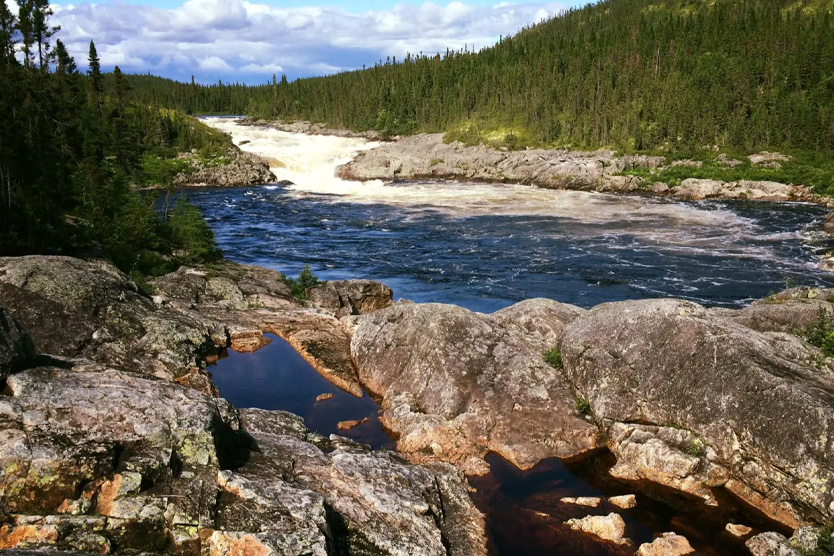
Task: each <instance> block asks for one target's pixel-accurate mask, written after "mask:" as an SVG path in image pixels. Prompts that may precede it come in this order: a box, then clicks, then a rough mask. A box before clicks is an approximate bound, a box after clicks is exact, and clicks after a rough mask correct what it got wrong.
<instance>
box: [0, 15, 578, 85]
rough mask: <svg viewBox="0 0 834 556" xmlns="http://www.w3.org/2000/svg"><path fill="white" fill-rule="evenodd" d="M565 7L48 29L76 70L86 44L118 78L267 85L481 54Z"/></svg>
mask: <svg viewBox="0 0 834 556" xmlns="http://www.w3.org/2000/svg"><path fill="white" fill-rule="evenodd" d="M6 1H7V2H8V0H6ZM571 3H572V2H569V1H556V2H532V3H522V4H515V3H509V2H502V3H499V4H496V5H493V6H489V7H477V6H473V5H471V4H467V3H466V2H465V1H454V2H451V3H450V4H449V5H447V6H440V5H437V4H435V3H432V2H426V3H424V4H422V5H419V6H415V5H411V4H398V5H396V6H394V7H392V8H391V9H390V10H377V11H369V12H364V13H351V12H349V11H347V10H345V9H342V8H333V7H323V6H322V7H314V6H300V7H293V8H277V7H272V6H269V5H266V4H262V3H257V1H244V0H187V1H186V2H185V3H184V4H182V5H181V6H180V7H178V8H175V9H172V10H162V9H158V8H153V7H150V6H142V5H135V4H126V3H122V2H114V3H103V4H86V3H85V4H76V5H71V6H70V5H65V6H61V7H58V6H56V9H55V16H54V18H53V24H59V25H61V26H62V30H61V32H60V35H59V36H60V38H61V39H62V40H63V41H64V42H65V43H67V47H68V48H69V49H70V52H71V53H72V54H73V55H75V56H76V58H77V59H78V61H79V65H82V66H83V65H84V61H86V58H87V47H88V45H89V41H90V40H91V39H92V40H94V41H95V42H96V46H97V47H98V50H99V53H100V55H101V57H102V63H103V64H104V65H105V66H112V65H116V64H118V65H120V66H121V67H122V69H123V70H124V71H132V72H146V71H151V72H154V73H158V74H162V75H166V76H170V77H174V78H177V79H182V80H188V79H190V76H191V75H192V74H195V73H196V74H197V75H198V77H199V78H200V79H201V80H203V81H211V82H213V81H215V80H217V79H218V78H222V79H223V80H238V79H239V80H242V81H247V80H249V81H255V82H265V81H267V80H268V79H271V77H272V74H273V73H279V74H280V73H283V72H286V73H288V74H289V75H290V77H294V76H304V75H317V74H323V73H332V72H334V71H341V70H348V69H355V68H358V67H362V65H363V64H367V65H372V64H374V63H375V62H376V61H378V60H384V59H385V58H386V57H388V56H396V57H397V58H398V59H401V58H403V57H404V56H405V55H406V53H408V52H410V53H412V54H416V53H419V52H423V53H424V54H427V55H433V54H434V53H436V52H445V50H446V49H447V48H451V49H453V50H457V49H461V48H463V47H464V46H467V47H468V48H469V49H472V48H476V49H480V48H483V47H485V46H488V45H490V44H492V43H494V42H495V41H496V40H497V39H498V37H499V36H501V35H504V36H506V35H508V34H511V33H515V32H516V31H518V30H519V29H520V28H522V27H524V26H527V25H529V24H531V23H534V22H536V21H539V20H540V19H542V18H543V17H549V16H551V15H553V14H556V13H558V12H559V11H561V10H563V9H565V8H566V7H567V6H568V5H570V4H571Z"/></svg>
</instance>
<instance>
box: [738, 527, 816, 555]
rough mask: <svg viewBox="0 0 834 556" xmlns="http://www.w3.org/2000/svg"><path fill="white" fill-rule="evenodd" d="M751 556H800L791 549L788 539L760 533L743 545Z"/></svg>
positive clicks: (798, 552) (777, 535)
mask: <svg viewBox="0 0 834 556" xmlns="http://www.w3.org/2000/svg"><path fill="white" fill-rule="evenodd" d="M745 545H746V546H747V549H748V550H749V551H750V554H752V555H753V556H802V553H801V552H800V551H799V550H797V549H795V548H793V547H792V546H791V545H790V543H789V542H788V539H786V538H785V537H784V536H783V535H780V534H779V533H772V532H771V533H762V534H761V535H756V536H755V537H753V538H752V539H750V540H749V541H747V542H746V543H745Z"/></svg>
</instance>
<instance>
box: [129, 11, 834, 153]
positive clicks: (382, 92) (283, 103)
mask: <svg viewBox="0 0 834 556" xmlns="http://www.w3.org/2000/svg"><path fill="white" fill-rule="evenodd" d="M832 11H834V1H832V0H799V1H797V0H694V1H681V0H608V1H605V2H600V3H597V4H593V5H590V6H587V7H585V8H582V9H575V10H572V11H569V12H567V13H565V14H563V15H561V16H559V17H556V18H553V19H551V20H549V21H547V22H543V23H541V24H539V25H535V26H532V27H530V28H528V29H525V30H523V31H521V32H520V33H519V34H518V35H516V36H514V37H511V38H506V39H503V40H501V41H500V43H499V44H497V45H496V46H494V47H492V48H488V49H485V50H483V51H481V52H478V53H468V52H448V53H447V54H446V55H445V56H444V57H426V56H422V55H420V54H416V55H410V56H408V57H406V58H405V59H404V60H390V61H386V62H383V63H380V64H377V65H376V66H374V67H371V68H368V69H366V70H362V71H354V72H347V73H341V74H337V75H333V76H328V77H321V78H310V79H302V80H298V81H295V82H292V83H286V82H279V81H278V80H276V81H275V83H274V85H267V86H261V87H253V88H247V87H244V86H240V85H238V86H213V87H205V86H192V85H187V84H179V85H176V86H173V87H172V86H166V87H161V86H159V85H160V84H156V85H155V86H153V87H152V86H151V84H147V85H146V88H147V90H151V89H152V88H156V89H157V95H158V97H159V98H162V97H163V96H166V95H167V97H168V98H166V99H165V102H166V103H169V104H171V103H173V104H174V105H175V106H176V107H178V108H181V109H184V110H187V111H190V112H212V113H216V112H234V113H239V112H246V113H249V114H251V115H255V116H260V117H277V118H284V119H307V120H314V121H319V122H324V123H327V124H329V125H331V126H337V127H347V128H352V129H357V130H367V129H376V130H379V131H382V132H387V133H392V134H402V133H406V134H407V133H414V132H420V131H443V132H449V133H450V136H451V137H452V138H455V139H461V140H464V141H465V142H470V143H471V142H478V141H485V142H488V143H492V144H505V145H506V146H509V147H518V146H526V145H553V146H555V145H559V146H562V145H571V146H573V147H599V146H612V147H615V148H619V149H623V150H653V149H658V148H662V147H667V148H669V149H672V150H675V149H678V150H680V149H687V148H689V149H691V148H693V147H703V146H713V145H717V146H719V147H730V146H731V147H736V148H740V149H746V150H754V149H760V148H777V149H780V148H781V149H807V150H820V149H823V150H829V149H831V146H832V145H834V39H832V37H834V16H832ZM143 94H144V93H143Z"/></svg>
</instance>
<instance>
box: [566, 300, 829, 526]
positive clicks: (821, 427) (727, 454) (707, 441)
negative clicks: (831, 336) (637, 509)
mask: <svg viewBox="0 0 834 556" xmlns="http://www.w3.org/2000/svg"><path fill="white" fill-rule="evenodd" d="M561 347H562V355H563V358H564V364H565V367H564V371H565V375H566V376H567V378H568V379H569V380H570V381H571V383H572V384H573V385H574V386H575V387H576V388H577V389H578V390H579V391H581V392H582V394H583V395H584V396H585V397H586V398H587V400H588V401H589V403H590V407H591V410H592V411H593V415H594V419H595V420H596V422H597V423H598V424H599V425H600V426H601V428H602V429H603V430H604V431H605V432H606V433H607V436H608V438H609V446H610V448H611V450H612V451H613V452H614V454H615V455H616V456H617V460H618V461H617V465H616V466H615V468H614V469H613V470H612V472H613V473H614V474H615V475H617V476H620V477H623V478H626V479H633V480H649V481H653V482H656V483H660V484H664V485H667V486H670V487H672V488H676V489H678V490H682V491H685V492H688V493H690V494H693V495H696V496H700V497H701V498H703V499H704V500H705V501H706V502H708V503H713V500H712V497H711V489H713V488H716V487H722V486H723V487H724V488H725V489H726V490H727V491H729V492H731V493H733V494H734V495H735V496H737V497H739V498H741V499H742V500H744V501H745V502H747V503H749V504H750V505H753V506H755V507H758V508H759V509H761V510H762V511H764V512H765V513H766V514H768V515H769V516H770V517H771V518H773V519H775V520H778V521H781V522H782V523H784V524H786V525H789V526H791V527H797V526H798V525H799V524H800V523H801V522H802V521H803V520H804V519H805V518H812V519H831V518H832V516H834V460H832V453H834V452H832V448H831V447H832V442H834V438H833V437H832V436H831V433H830V431H831V430H834V372H832V369H831V365H832V362H831V360H828V359H826V358H825V356H824V355H823V354H822V353H821V352H819V351H818V350H817V349H816V348H813V347H811V346H809V345H808V344H806V343H804V342H803V341H802V340H800V339H799V338H797V337H796V336H791V335H788V334H784V333H760V332H756V331H754V330H751V329H750V328H747V327H745V326H742V325H740V324H737V323H735V322H733V321H731V320H729V319H724V318H721V317H718V316H716V315H715V314H713V313H711V312H710V311H708V310H706V309H704V308H702V307H700V306H699V305H696V304H694V303H688V302H683V301H677V300H648V301H637V302H623V303H616V304H606V305H601V306H599V307H596V308H594V309H593V310H591V311H590V312H589V313H587V314H585V315H583V316H581V317H579V318H577V319H576V320H574V321H573V322H572V323H570V324H569V325H568V326H567V327H566V330H565V333H564V335H563V337H562V341H561ZM777 423H778V426H777V425H776V424H777Z"/></svg>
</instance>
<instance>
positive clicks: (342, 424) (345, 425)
mask: <svg viewBox="0 0 834 556" xmlns="http://www.w3.org/2000/svg"><path fill="white" fill-rule="evenodd" d="M367 422H368V418H367V417H365V418H364V419H360V420H358V421H339V423H338V424H337V427H338V429H339V430H340V431H349V430H352V429H355V428H356V427H358V426H359V425H364V424H365V423H367Z"/></svg>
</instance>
